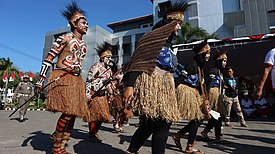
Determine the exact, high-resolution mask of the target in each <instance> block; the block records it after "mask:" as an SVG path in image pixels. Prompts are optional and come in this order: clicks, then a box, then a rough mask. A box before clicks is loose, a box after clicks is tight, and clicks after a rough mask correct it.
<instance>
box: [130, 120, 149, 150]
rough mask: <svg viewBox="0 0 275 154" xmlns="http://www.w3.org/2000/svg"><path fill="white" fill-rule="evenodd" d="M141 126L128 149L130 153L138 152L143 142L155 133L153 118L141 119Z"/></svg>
mask: <svg viewBox="0 0 275 154" xmlns="http://www.w3.org/2000/svg"><path fill="white" fill-rule="evenodd" d="M140 120H141V122H140V126H139V127H138V129H137V130H136V132H135V133H134V135H133V137H132V139H131V143H130V145H129V147H128V149H127V151H128V152H130V153H137V152H138V150H139V149H140V147H141V146H142V145H143V143H144V142H145V141H146V140H147V139H148V138H149V137H150V135H151V134H152V133H153V130H152V123H153V121H152V120H151V119H146V118H145V117H143V118H141V119H140Z"/></svg>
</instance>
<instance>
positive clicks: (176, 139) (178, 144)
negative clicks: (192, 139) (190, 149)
mask: <svg viewBox="0 0 275 154" xmlns="http://www.w3.org/2000/svg"><path fill="white" fill-rule="evenodd" d="M176 134H177V133H171V136H172V139H173V140H174V143H175V144H176V147H177V148H179V149H180V151H182V146H181V144H180V138H177V137H176Z"/></svg>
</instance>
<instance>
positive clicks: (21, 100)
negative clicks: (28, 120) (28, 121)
mask: <svg viewBox="0 0 275 154" xmlns="http://www.w3.org/2000/svg"><path fill="white" fill-rule="evenodd" d="M25 102H26V98H25V97H24V96H20V97H19V99H18V106H21V105H23V104H24V103H25ZM28 107H29V104H28V103H27V104H25V105H23V106H22V107H21V108H20V109H19V121H20V122H23V121H24V116H25V114H26V112H27V109H28Z"/></svg>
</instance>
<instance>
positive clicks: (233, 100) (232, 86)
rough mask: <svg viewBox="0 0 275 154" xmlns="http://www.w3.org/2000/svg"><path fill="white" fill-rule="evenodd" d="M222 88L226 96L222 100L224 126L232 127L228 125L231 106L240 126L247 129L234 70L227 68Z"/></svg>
mask: <svg viewBox="0 0 275 154" xmlns="http://www.w3.org/2000/svg"><path fill="white" fill-rule="evenodd" d="M224 88H225V96H226V97H225V100H224V103H225V105H226V115H225V125H226V126H229V127H232V124H231V123H230V113H231V108H232V105H233V107H234V108H235V110H236V112H237V115H238V117H239V119H240V126H241V127H247V125H246V124H245V120H244V116H243V112H242V108H241V105H240V102H239V98H238V78H237V77H234V70H233V69H232V68H231V67H227V77H226V78H225V80H224Z"/></svg>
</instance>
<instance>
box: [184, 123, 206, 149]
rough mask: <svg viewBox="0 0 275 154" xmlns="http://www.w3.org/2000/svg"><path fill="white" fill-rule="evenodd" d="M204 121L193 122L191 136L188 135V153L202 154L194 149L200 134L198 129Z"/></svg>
mask: <svg viewBox="0 0 275 154" xmlns="http://www.w3.org/2000/svg"><path fill="white" fill-rule="evenodd" d="M201 123H202V121H200V120H192V123H191V125H190V129H189V134H188V141H187V146H186V148H185V152H186V153H194V152H195V153H202V152H200V151H199V150H195V149H194V145H195V140H196V135H197V132H198V128H199V126H200V125H201Z"/></svg>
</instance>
